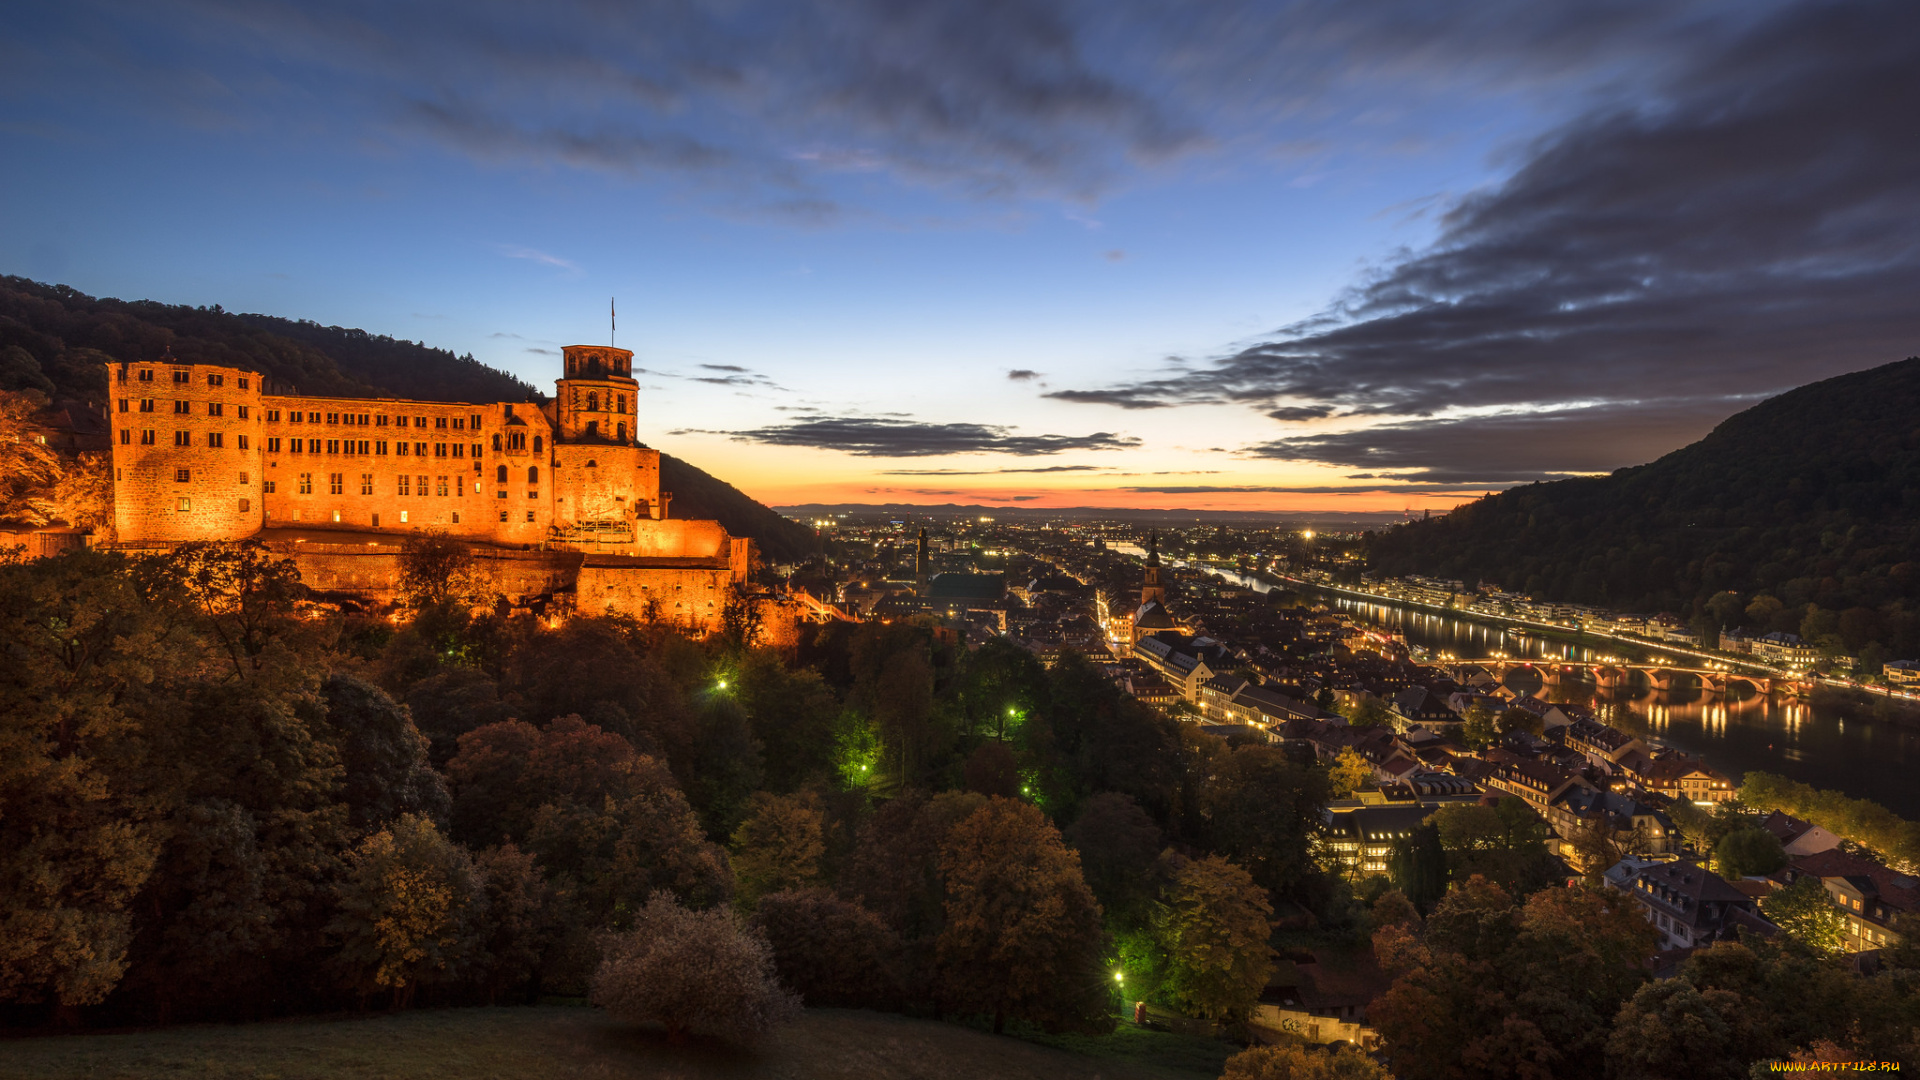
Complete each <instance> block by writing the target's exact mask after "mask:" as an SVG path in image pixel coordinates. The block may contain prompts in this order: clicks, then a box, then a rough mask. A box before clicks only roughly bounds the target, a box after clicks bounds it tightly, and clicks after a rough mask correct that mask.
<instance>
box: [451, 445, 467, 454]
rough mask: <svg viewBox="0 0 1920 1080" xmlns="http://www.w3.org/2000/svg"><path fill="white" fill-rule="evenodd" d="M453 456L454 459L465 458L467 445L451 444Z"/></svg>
mask: <svg viewBox="0 0 1920 1080" xmlns="http://www.w3.org/2000/svg"><path fill="white" fill-rule="evenodd" d="M453 456H454V457H466V456H467V444H466V443H454V444H453Z"/></svg>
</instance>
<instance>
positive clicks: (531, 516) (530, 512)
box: [527, 510, 533, 521]
mask: <svg viewBox="0 0 1920 1080" xmlns="http://www.w3.org/2000/svg"><path fill="white" fill-rule="evenodd" d="M527 520H528V521H532V520H533V511H531V510H529V511H527Z"/></svg>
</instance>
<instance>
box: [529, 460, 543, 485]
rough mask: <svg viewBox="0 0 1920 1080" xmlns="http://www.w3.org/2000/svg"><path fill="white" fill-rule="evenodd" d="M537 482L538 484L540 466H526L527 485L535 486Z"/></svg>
mask: <svg viewBox="0 0 1920 1080" xmlns="http://www.w3.org/2000/svg"><path fill="white" fill-rule="evenodd" d="M539 482H540V466H538V465H529V466H527V483H529V484H537V483H539Z"/></svg>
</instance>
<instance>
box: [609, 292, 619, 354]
mask: <svg viewBox="0 0 1920 1080" xmlns="http://www.w3.org/2000/svg"><path fill="white" fill-rule="evenodd" d="M619 326H620V320H619V318H618V317H617V315H616V314H615V312H614V310H613V297H611V296H609V297H607V348H609V349H611V348H613V332H614V331H615V330H617V329H618V328H619Z"/></svg>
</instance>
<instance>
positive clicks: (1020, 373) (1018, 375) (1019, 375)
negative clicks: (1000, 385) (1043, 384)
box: [1007, 368, 1040, 382]
mask: <svg viewBox="0 0 1920 1080" xmlns="http://www.w3.org/2000/svg"><path fill="white" fill-rule="evenodd" d="M1039 377H1040V373H1039V372H1037V371H1034V370H1032V369H1030V368H1014V369H1013V370H1012V371H1009V372H1007V378H1009V379H1012V380H1013V381H1014V382H1028V381H1031V380H1033V379H1037V378H1039Z"/></svg>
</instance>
